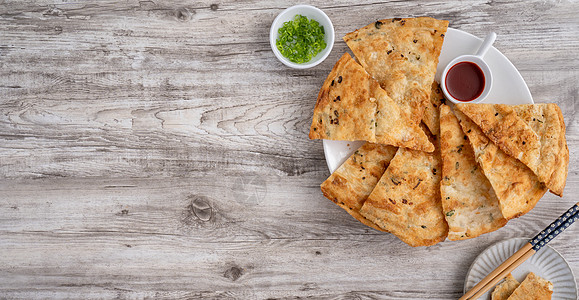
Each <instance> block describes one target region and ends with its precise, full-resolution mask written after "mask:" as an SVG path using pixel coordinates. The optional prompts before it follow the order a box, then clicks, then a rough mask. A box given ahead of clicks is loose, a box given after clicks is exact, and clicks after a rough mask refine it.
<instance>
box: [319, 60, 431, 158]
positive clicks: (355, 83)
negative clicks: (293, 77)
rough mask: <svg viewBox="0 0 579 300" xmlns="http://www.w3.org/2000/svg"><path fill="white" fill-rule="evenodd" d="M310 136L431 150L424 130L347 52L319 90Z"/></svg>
mask: <svg viewBox="0 0 579 300" xmlns="http://www.w3.org/2000/svg"><path fill="white" fill-rule="evenodd" d="M309 137H310V139H329V140H344V141H357V140H361V141H368V142H373V143H379V144H385V145H393V146H397V147H405V148H410V149H415V150H421V151H427V152H432V151H434V145H432V143H431V142H430V141H429V140H428V137H427V136H426V134H425V133H424V131H422V129H421V128H420V127H419V126H418V125H416V124H414V123H412V122H411V121H410V120H409V117H408V115H407V114H405V113H404V112H403V111H401V110H400V108H399V107H398V106H397V105H396V103H395V102H394V101H393V100H392V99H391V98H390V97H389V96H388V94H387V93H386V91H384V90H383V89H382V88H380V85H379V84H378V83H377V82H376V81H375V80H374V79H372V78H371V77H370V75H368V73H366V71H364V69H363V68H362V66H360V65H359V64H358V63H356V62H355V61H354V59H352V57H351V56H350V55H349V54H348V53H345V54H344V55H343V56H342V58H340V60H339V61H338V62H337V63H336V65H335V66H334V68H333V69H332V71H331V72H330V74H329V75H328V77H327V78H326V81H325V82H324V84H323V86H322V88H321V90H320V92H319V94H318V99H317V102H316V106H315V108H314V116H313V119H312V125H311V127H310V133H309Z"/></svg>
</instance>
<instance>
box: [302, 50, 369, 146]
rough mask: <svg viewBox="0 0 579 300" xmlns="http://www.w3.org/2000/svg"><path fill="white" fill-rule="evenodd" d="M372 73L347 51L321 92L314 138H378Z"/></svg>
mask: <svg viewBox="0 0 579 300" xmlns="http://www.w3.org/2000/svg"><path fill="white" fill-rule="evenodd" d="M369 84H370V76H369V75H368V73H366V71H364V69H363V68H362V67H361V66H360V65H359V64H357V63H356V62H355V61H354V59H352V57H351V56H350V55H349V54H348V53H345V54H344V55H342V57H341V58H340V60H338V62H336V64H335V65H334V68H333V69H332V71H331V72H330V74H329V75H328V77H327V78H326V81H325V82H324V84H323V85H322V88H321V89H320V92H319V94H318V100H317V101H316V106H315V108H314V117H313V119H312V125H311V127H310V134H309V137H310V139H328V140H343V141H356V140H361V141H370V142H374V141H375V140H376V139H375V129H376V126H375V125H374V123H375V120H374V115H375V114H376V102H373V101H371V99H370V91H369Z"/></svg>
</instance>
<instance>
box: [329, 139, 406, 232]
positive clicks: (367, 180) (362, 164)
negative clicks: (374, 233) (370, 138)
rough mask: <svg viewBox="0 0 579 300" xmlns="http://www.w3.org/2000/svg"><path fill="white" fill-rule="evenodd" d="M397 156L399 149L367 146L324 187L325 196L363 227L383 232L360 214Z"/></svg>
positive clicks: (348, 160) (345, 163) (340, 168)
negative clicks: (369, 196)
mask: <svg viewBox="0 0 579 300" xmlns="http://www.w3.org/2000/svg"><path fill="white" fill-rule="evenodd" d="M395 153H396V147H392V146H386V145H379V144H373V143H365V144H364V145H362V147H360V148H359V149H358V150H356V151H355V152H354V153H353V154H352V155H351V156H350V157H349V158H348V159H347V160H346V161H345V162H344V163H343V164H342V165H341V166H340V167H339V168H338V169H337V170H336V171H335V172H334V173H333V174H332V175H331V176H330V177H329V178H328V179H326V181H324V182H323V183H322V185H321V188H322V192H323V193H324V196H325V197H326V198H328V199H330V200H332V201H333V202H334V203H336V204H337V205H339V206H340V207H342V208H343V209H344V210H346V211H347V212H348V213H349V214H350V215H352V216H353V217H354V218H356V219H357V220H358V221H360V222H362V223H363V224H365V225H367V226H370V227H372V228H375V229H378V230H383V229H380V227H378V226H377V225H376V224H374V223H372V222H371V221H369V220H367V219H366V218H364V217H363V216H362V215H360V213H359V211H360V208H361V207H362V204H364V201H366V198H368V195H370V193H371V192H372V190H373V189H374V187H375V186H376V184H377V183H378V180H379V179H380V177H382V174H383V173H384V171H385V170H386V168H387V167H388V165H389V163H390V160H391V159H392V157H394V154H395Z"/></svg>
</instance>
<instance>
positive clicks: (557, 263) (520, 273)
mask: <svg viewBox="0 0 579 300" xmlns="http://www.w3.org/2000/svg"><path fill="white" fill-rule="evenodd" d="M528 241H529V239H522V238H515V239H510V240H506V241H502V242H498V243H496V244H494V245H492V246H490V247H489V248H487V249H486V250H485V251H483V252H482V253H481V254H480V255H479V256H478V257H477V258H476V259H475V260H474V262H473V263H472V265H471V266H470V269H469V270H468V273H467V275H466V280H465V281H464V292H466V291H468V290H470V289H471V288H472V287H473V286H475V285H476V284H477V283H478V282H479V281H481V280H482V279H483V278H485V276H487V275H488V274H489V273H490V272H492V271H493V270H494V269H495V268H496V267H498V266H499V265H500V264H502V263H503V261H505V260H506V259H507V258H509V257H510V256H511V255H513V254H514V253H515V252H516V251H517V250H519V249H520V248H521V247H523V245H524V244H525V243H526V242H528ZM529 272H533V273H535V274H537V275H538V276H541V277H543V278H545V279H547V280H549V281H551V282H552V283H553V297H552V298H551V299H553V300H563V299H566V300H567V299H569V300H576V299H577V287H576V285H575V277H574V276H573V271H571V268H570V267H569V264H568V263H567V261H565V259H564V258H563V256H561V254H559V252H557V251H555V249H553V248H551V247H550V246H549V245H547V246H544V247H543V248H542V249H541V250H539V251H538V252H537V253H535V254H534V255H533V256H531V258H530V259H528V260H527V261H525V262H524V263H523V264H521V265H520V266H519V267H518V268H516V269H515V270H514V271H513V272H512V273H511V274H513V276H514V277H515V279H517V281H519V282H522V281H523V280H524V279H525V277H526V276H527V274H529ZM491 293H492V289H491V290H490V291H489V292H487V293H486V294H484V295H483V296H482V297H480V298H479V299H490V295H491Z"/></svg>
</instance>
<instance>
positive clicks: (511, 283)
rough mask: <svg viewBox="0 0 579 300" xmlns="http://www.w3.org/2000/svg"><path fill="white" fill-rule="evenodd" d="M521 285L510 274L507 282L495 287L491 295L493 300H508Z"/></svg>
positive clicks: (504, 281) (506, 279)
mask: <svg viewBox="0 0 579 300" xmlns="http://www.w3.org/2000/svg"><path fill="white" fill-rule="evenodd" d="M520 284H521V283H519V282H518V281H517V280H516V279H515V277H513V275H511V274H510V273H509V275H507V277H505V280H503V282H501V283H499V284H498V285H497V286H496V287H495V289H494V290H493V292H492V294H491V300H507V299H508V298H509V296H510V295H511V294H512V293H513V291H514V290H515V289H516V288H517V287H518V286H519V285H520Z"/></svg>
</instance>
